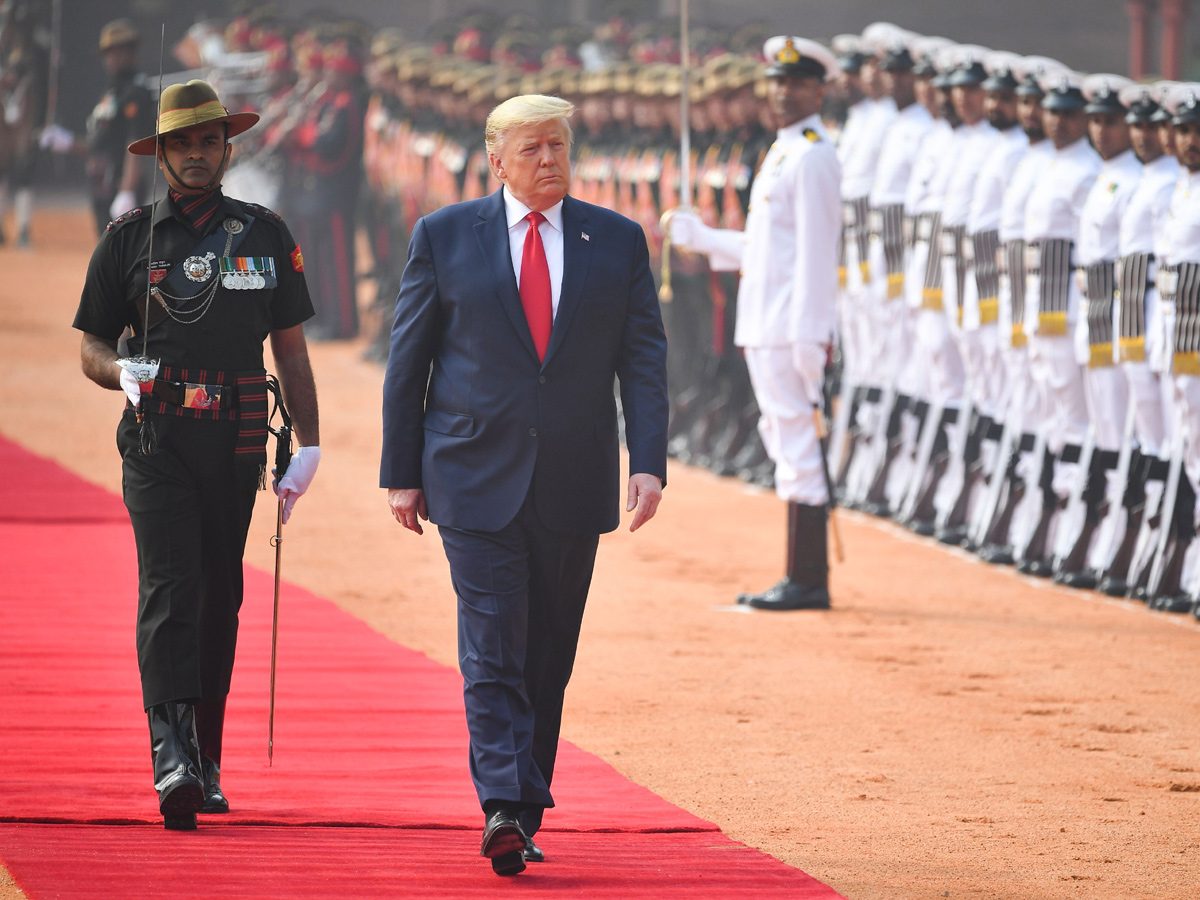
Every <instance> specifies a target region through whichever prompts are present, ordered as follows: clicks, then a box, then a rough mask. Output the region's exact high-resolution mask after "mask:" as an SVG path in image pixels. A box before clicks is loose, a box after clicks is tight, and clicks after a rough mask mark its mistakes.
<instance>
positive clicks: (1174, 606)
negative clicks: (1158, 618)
mask: <svg viewBox="0 0 1200 900" xmlns="http://www.w3.org/2000/svg"><path fill="white" fill-rule="evenodd" d="M1150 608H1151V609H1157V610H1158V611H1159V612H1169V613H1186V612H1191V611H1192V598H1191V597H1189V596H1188V595H1187V594H1176V595H1175V596H1173V597H1159V598H1157V599H1156V600H1155V601H1154V605H1153V606H1152V607H1150Z"/></svg>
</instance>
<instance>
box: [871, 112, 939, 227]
mask: <svg viewBox="0 0 1200 900" xmlns="http://www.w3.org/2000/svg"><path fill="white" fill-rule="evenodd" d="M931 128H933V116H931V115H930V114H929V110H927V109H926V108H925V107H924V106H922V105H921V104H920V103H910V104H909V105H908V106H906V107H904V109H902V110H900V112H899V113H898V114H897V115H896V118H895V119H893V120H892V124H891V125H890V126H888V130H887V135H886V137H885V139H884V142H883V149H882V150H880V152H879V164H878V166H877V167H876V169H875V184H874V186H873V187H872V188H871V206H872V207H874V208H875V209H881V208H882V207H885V206H893V205H895V204H897V203H901V204H902V203H904V198H905V195H906V194H907V191H908V182H909V178H910V177H911V176H912V171H913V164H914V163H915V162H916V158H917V151H918V150H919V149H920V147H921V141H923V140H924V139H925V135H927V134H928V133H929V130H930V129H931Z"/></svg>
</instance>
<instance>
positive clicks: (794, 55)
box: [775, 38, 800, 66]
mask: <svg viewBox="0 0 1200 900" xmlns="http://www.w3.org/2000/svg"><path fill="white" fill-rule="evenodd" d="M775 62H777V63H782V64H783V65H785V66H794V65H795V64H796V63H798V62H800V51H799V50H797V49H796V45H795V44H794V43H793V42H792V39H791V38H788V39H787V40H786V41H784V42H783V46H782V47H781V48H780V50H779V52H778V53H776V54H775Z"/></svg>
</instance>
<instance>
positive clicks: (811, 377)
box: [792, 341, 829, 404]
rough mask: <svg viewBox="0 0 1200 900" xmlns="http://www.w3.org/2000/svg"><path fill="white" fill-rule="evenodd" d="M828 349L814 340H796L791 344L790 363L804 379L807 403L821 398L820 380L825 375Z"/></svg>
mask: <svg viewBox="0 0 1200 900" xmlns="http://www.w3.org/2000/svg"><path fill="white" fill-rule="evenodd" d="M828 358H829V349H828V348H827V347H826V346H825V344H818V343H816V342H815V341H796V342H795V343H794V344H792V365H793V366H795V368H796V372H797V373H798V374H799V375H800V377H801V378H802V379H803V381H804V386H805V389H806V390H807V392H808V397H807V398H806V399H807V400H808V402H809V403H813V404H816V403H819V402H820V400H821V382H822V379H823V378H824V377H825V362H826V360H827V359H828Z"/></svg>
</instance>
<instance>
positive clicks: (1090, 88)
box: [1080, 73, 1137, 103]
mask: <svg viewBox="0 0 1200 900" xmlns="http://www.w3.org/2000/svg"><path fill="white" fill-rule="evenodd" d="M1127 87H1137V85H1135V84H1134V83H1133V79H1132V78H1126V77H1125V76H1124V75H1109V74H1106V73H1100V74H1096V75H1088V76H1087V77H1085V78H1084V79H1083V83H1082V84H1081V85H1080V88H1081V90H1082V91H1083V96H1084V97H1086V98H1087V99H1088V100H1092V99H1095V97H1096V96H1097V95H1098V94H1103V93H1104V92H1105V90H1107V91H1108V93H1110V94H1117V95H1120V93H1121V91H1122V90H1124V89H1125V88H1127ZM1121 102H1122V103H1124V98H1121Z"/></svg>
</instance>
